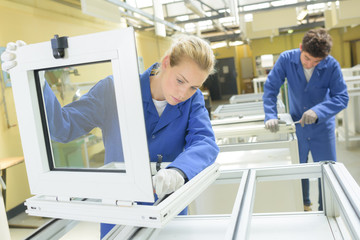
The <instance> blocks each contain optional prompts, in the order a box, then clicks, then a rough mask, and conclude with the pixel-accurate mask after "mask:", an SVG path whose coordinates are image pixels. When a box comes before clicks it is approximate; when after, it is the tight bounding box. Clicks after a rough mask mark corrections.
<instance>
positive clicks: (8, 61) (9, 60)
mask: <svg viewBox="0 0 360 240" xmlns="http://www.w3.org/2000/svg"><path fill="white" fill-rule="evenodd" d="M25 45H26V43H25V42H24V41H21V40H17V41H16V43H14V42H9V43H8V44H7V45H6V50H5V52H3V53H2V54H1V61H2V63H1V68H2V70H3V71H5V72H7V73H9V71H10V70H11V69H12V68H14V67H15V66H16V65H17V62H16V51H17V50H18V49H19V48H20V47H22V46H25Z"/></svg>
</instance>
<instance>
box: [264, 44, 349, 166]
mask: <svg viewBox="0 0 360 240" xmlns="http://www.w3.org/2000/svg"><path fill="white" fill-rule="evenodd" d="M300 54H301V52H300V49H293V50H289V51H285V52H283V53H281V54H280V57H279V59H278V60H277V61H276V63H275V65H274V68H273V69H272V70H271V71H270V73H269V75H268V78H267V80H266V82H265V85H264V95H263V101H264V110H265V122H266V121H267V120H269V119H275V118H278V117H277V109H276V101H277V95H278V94H279V89H280V87H281V85H282V84H283V83H284V81H285V78H286V79H287V83H288V96H289V109H290V115H291V117H292V119H293V121H298V120H300V119H301V117H302V115H303V113H304V112H306V111H307V110H309V109H312V110H313V111H314V112H315V113H316V115H317V116H318V119H317V121H316V123H314V124H310V125H305V126H304V127H301V125H300V124H297V125H296V135H297V138H298V146H299V155H300V162H301V163H305V162H307V158H308V153H309V150H310V151H311V154H312V156H313V160H314V161H315V162H318V161H324V160H332V161H336V151H335V115H336V114H337V113H338V112H340V111H341V110H342V109H344V108H346V106H347V104H348V101H349V96H348V93H347V87H346V84H345V81H344V79H343V76H342V73H341V68H340V65H339V63H338V62H337V61H336V60H335V59H334V58H333V57H332V56H327V57H326V58H324V59H323V60H322V61H321V62H320V63H319V64H318V65H316V66H315V69H314V72H313V74H312V76H311V78H310V80H309V82H307V81H306V78H305V74H304V68H303V66H302V64H301V61H300Z"/></svg>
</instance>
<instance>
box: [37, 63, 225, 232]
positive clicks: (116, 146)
mask: <svg viewBox="0 0 360 240" xmlns="http://www.w3.org/2000/svg"><path fill="white" fill-rule="evenodd" d="M154 66H155V64H154V65H153V66H151V67H150V68H149V69H147V70H146V71H145V72H144V73H143V74H141V75H140V82H141V93H142V101H143V110H144V118H145V125H146V134H147V142H148V148H149V155H150V161H152V162H156V161H157V160H158V155H159V154H160V155H162V161H163V162H171V163H170V164H169V166H168V167H174V168H177V169H180V170H181V171H182V172H183V173H184V174H185V176H186V178H187V179H188V180H190V179H192V178H193V177H194V176H195V175H197V174H198V173H199V172H200V171H202V170H203V169H204V168H206V167H207V166H209V165H211V164H212V163H213V162H214V161H215V159H216V156H217V154H218V152H219V148H218V147H217V145H216V143H215V137H214V132H213V130H212V127H211V123H210V119H209V114H208V112H207V110H206V108H205V103H204V98H203V95H202V93H201V91H200V90H197V91H196V92H195V94H194V95H193V96H192V97H191V98H189V99H188V100H186V101H184V102H181V103H179V104H177V105H175V106H172V105H170V104H167V106H166V108H165V110H164V112H163V113H162V115H161V117H159V114H158V112H157V110H156V108H155V106H154V103H153V101H152V96H151V91H150V73H151V70H152V69H153V67H154ZM128 80H129V81H133V79H128ZM114 93H115V92H114V84H113V77H112V76H109V77H107V78H105V79H103V80H101V81H99V82H98V83H97V84H96V85H95V86H94V87H93V88H92V89H90V91H89V92H88V93H87V94H85V95H83V96H82V97H81V98H80V100H78V101H75V102H72V103H70V104H68V105H66V106H64V107H63V108H61V106H60V103H59V102H58V101H57V99H56V97H55V95H54V93H53V92H52V91H51V89H50V87H49V86H48V85H46V86H45V93H44V96H45V103H46V104H45V105H46V111H47V117H48V123H49V129H50V135H51V137H52V139H53V140H54V141H58V142H68V141H71V140H74V139H76V138H78V137H80V136H82V135H84V134H86V133H88V132H89V131H91V130H92V129H93V128H95V127H99V128H101V130H102V136H103V142H104V147H105V164H107V163H109V162H113V161H123V154H122V147H121V146H122V144H121V137H120V134H119V132H120V130H119V125H118V123H119V122H118V115H117V111H116V103H115V94H114ZM110 229H111V228H109V227H108V228H107V229H106V230H105V229H104V230H103V229H102V232H101V237H103V236H104V235H105V234H106V233H107V231H109V230H110Z"/></svg>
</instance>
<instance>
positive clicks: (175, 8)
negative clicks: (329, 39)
mask: <svg viewBox="0 0 360 240" xmlns="http://www.w3.org/2000/svg"><path fill="white" fill-rule="evenodd" d="M53 1H56V2H61V3H63V4H67V5H69V6H70V5H71V6H73V7H78V8H81V9H82V11H83V12H84V13H86V14H89V15H92V16H96V17H99V18H103V19H106V20H110V21H113V22H120V21H121V22H123V23H125V24H126V25H128V26H133V27H134V28H135V29H137V30H139V31H154V29H155V33H156V34H157V35H159V36H171V35H173V34H174V33H177V32H183V33H188V34H196V35H200V36H201V37H203V38H206V39H208V40H209V41H210V42H212V43H215V42H220V41H227V42H229V41H231V42H239V41H247V40H249V39H253V38H262V37H269V36H276V35H280V34H288V33H292V32H296V31H304V30H306V29H310V28H313V27H327V28H329V26H326V21H325V13H326V11H328V12H329V11H330V15H331V16H332V15H334V12H335V15H336V14H337V15H339V13H338V12H339V6H340V5H341V4H343V5H345V3H347V5H349V6H353V7H350V8H352V9H353V8H354V4H358V5H359V3H360V1H359V0H346V1H345V0H342V1H336V0H124V1H121V0H53ZM359 7H360V5H359ZM348 8H349V7H348ZM331 11H332V12H331ZM336 11H337V12H336ZM355 15H356V16H354V19H355V22H356V21H358V20H359V19H360V14H359V13H355ZM332 18H333V16H332ZM333 22H334V21H332V23H333ZM339 22H340V21H337V22H335V23H336V24H338V25H339ZM359 23H360V21H359ZM346 24H351V22H350V23H348V22H347V23H346ZM334 26H335V25H334ZM339 26H341V25H339Z"/></svg>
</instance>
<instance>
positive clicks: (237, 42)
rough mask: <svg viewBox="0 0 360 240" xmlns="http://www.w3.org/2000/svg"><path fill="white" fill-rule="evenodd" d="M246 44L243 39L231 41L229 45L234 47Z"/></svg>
mask: <svg viewBox="0 0 360 240" xmlns="http://www.w3.org/2000/svg"><path fill="white" fill-rule="evenodd" d="M242 44H244V42H243V41H234V42H229V46H231V47H233V46H239V45H242Z"/></svg>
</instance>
